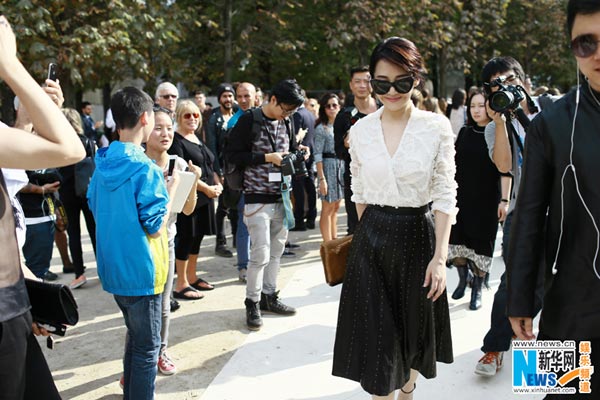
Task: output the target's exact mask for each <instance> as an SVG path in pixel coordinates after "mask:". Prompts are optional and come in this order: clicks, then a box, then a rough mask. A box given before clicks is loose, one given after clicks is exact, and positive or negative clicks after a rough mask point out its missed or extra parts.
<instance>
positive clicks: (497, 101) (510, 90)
mask: <svg viewBox="0 0 600 400" xmlns="http://www.w3.org/2000/svg"><path fill="white" fill-rule="evenodd" d="M505 82H506V76H499V77H497V78H496V79H494V80H493V81H492V82H491V83H490V87H498V88H499V89H498V90H497V91H495V92H494V93H492V94H491V95H490V97H489V103H490V108H491V109H492V110H494V111H496V112H499V113H503V112H506V111H514V110H516V109H517V108H519V104H520V103H521V102H522V101H523V100H525V99H526V97H527V93H526V92H525V88H524V87H523V86H521V85H506V84H505Z"/></svg>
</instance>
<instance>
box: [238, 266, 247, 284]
mask: <svg viewBox="0 0 600 400" xmlns="http://www.w3.org/2000/svg"><path fill="white" fill-rule="evenodd" d="M247 272H248V270H247V269H246V268H242V269H240V272H239V274H238V278H239V280H240V282H244V283H246V274H247Z"/></svg>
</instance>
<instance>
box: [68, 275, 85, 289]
mask: <svg viewBox="0 0 600 400" xmlns="http://www.w3.org/2000/svg"><path fill="white" fill-rule="evenodd" d="M86 283H87V278H86V277H85V275H81V276H80V277H79V278H77V279H73V281H72V282H71V283H69V288H71V290H74V289H78V288H80V287H82V286H83V285H85V284H86Z"/></svg>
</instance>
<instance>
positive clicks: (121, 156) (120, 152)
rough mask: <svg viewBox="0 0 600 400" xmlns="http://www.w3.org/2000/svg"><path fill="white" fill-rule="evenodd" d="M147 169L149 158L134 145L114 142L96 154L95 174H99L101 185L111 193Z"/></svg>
mask: <svg viewBox="0 0 600 400" xmlns="http://www.w3.org/2000/svg"><path fill="white" fill-rule="evenodd" d="M147 167H148V157H147V156H146V154H145V153H144V149H143V148H142V147H141V146H138V145H136V144H133V143H123V142H119V141H114V142H112V143H111V144H110V146H109V147H103V148H101V149H98V151H97V153H96V171H95V172H96V173H97V174H99V177H100V178H101V184H102V185H103V186H104V187H106V188H107V189H108V190H111V191H112V190H115V189H117V188H118V187H120V186H121V185H122V184H123V183H124V182H126V181H127V180H128V179H129V178H130V177H131V176H132V175H134V174H136V173H137V172H138V171H139V170H140V169H144V168H147Z"/></svg>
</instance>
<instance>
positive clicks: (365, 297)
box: [0, 0, 600, 400]
mask: <svg viewBox="0 0 600 400" xmlns="http://www.w3.org/2000/svg"><path fill="white" fill-rule="evenodd" d="M567 18H568V27H567V28H568V34H569V38H570V40H571V49H572V50H573V53H574V56H575V58H576V60H577V62H578V64H577V65H578V71H577V79H578V85H577V87H576V89H574V90H572V91H571V92H569V93H568V94H566V95H565V96H560V94H559V93H557V92H555V91H553V90H551V89H548V88H547V87H538V88H535V89H534V88H533V87H532V84H531V80H530V79H529V78H528V77H527V75H526V74H525V72H524V70H523V68H522V67H521V65H520V64H519V62H518V61H517V60H515V59H514V58H512V57H510V56H502V57H495V58H492V59H491V60H489V61H488V62H487V63H486V64H485V66H484V67H483V70H482V71H481V81H482V82H483V87H481V88H479V87H473V88H470V89H469V90H468V91H465V90H463V89H460V88H459V89H457V90H456V91H455V92H454V94H453V95H452V98H451V100H450V101H446V100H445V99H436V98H435V97H433V96H431V95H430V93H429V91H428V90H426V89H423V87H424V85H423V84H424V82H425V80H426V70H425V67H424V61H423V59H422V57H421V55H420V53H419V50H418V49H417V47H416V46H415V45H414V43H412V42H411V41H410V40H408V39H405V38H399V37H391V38H388V39H386V40H383V41H381V42H380V43H379V44H377V46H376V47H375V48H374V50H373V52H372V54H371V58H370V64H369V65H368V66H361V67H356V68H353V69H352V70H351V71H350V74H349V88H350V91H351V96H348V98H345V96H343V95H341V94H340V93H338V92H333V91H332V92H327V93H325V94H323V95H321V96H320V99H315V98H309V97H308V96H307V95H306V92H305V91H304V90H303V89H302V88H301V87H300V85H299V84H298V82H296V81H295V80H293V79H285V80H282V81H279V82H278V83H276V84H275V85H274V86H273V88H272V89H271V90H270V91H269V93H268V94H266V95H264V97H263V94H262V91H261V90H260V89H259V88H258V87H256V86H255V85H254V84H252V83H250V82H237V83H234V84H230V83H222V84H220V85H219V86H218V88H217V90H216V97H217V100H218V106H215V107H214V108H211V107H210V106H208V105H207V104H206V94H205V93H204V92H202V91H196V92H194V93H193V95H194V97H193V99H180V96H179V90H178V88H177V86H175V85H174V84H172V83H170V82H163V83H161V84H159V85H158V87H157V89H156V92H155V95H154V98H152V97H150V96H149V95H148V94H147V93H145V92H143V91H142V90H140V89H138V88H135V87H125V88H122V89H120V90H118V91H117V92H116V93H114V94H113V96H112V98H111V104H110V110H109V112H108V113H107V115H106V120H105V123H104V124H103V122H94V121H93V119H92V117H91V114H92V106H91V105H90V104H89V103H87V102H84V103H83V104H82V107H81V114H80V113H78V112H77V111H76V110H74V109H71V108H62V110H61V107H62V104H63V102H64V98H63V94H62V90H61V88H60V84H59V82H57V81H53V80H47V81H46V82H45V85H44V86H43V87H42V88H40V86H39V85H37V83H36V82H35V81H34V80H33V79H32V78H31V76H30V75H29V74H28V73H27V71H26V70H25V69H24V68H23V66H22V65H21V63H20V62H19V61H18V59H17V57H16V40H15V37H14V34H13V33H12V30H11V27H10V25H9V23H8V21H6V19H5V18H4V17H0V77H1V78H2V79H3V80H4V81H5V82H6V83H7V84H8V85H9V86H10V88H11V89H12V90H13V91H14V93H15V94H16V95H17V98H18V100H16V101H15V110H16V113H17V119H16V123H15V127H14V128H8V127H2V128H0V130H1V131H2V134H1V135H0V140H3V143H4V146H0V149H1V150H0V151H2V152H3V154H2V156H1V157H0V159H1V160H2V162H1V167H2V172H1V173H0V181H2V185H0V201H1V202H2V205H3V207H1V208H0V210H2V215H0V235H2V238H3V239H2V240H1V241H0V243H2V246H3V250H4V251H3V254H4V255H5V256H4V257H3V258H2V262H0V271H1V273H0V300H1V301H0V310H1V311H0V323H1V325H0V328H1V329H0V361H1V362H2V365H4V366H6V365H11V368H4V369H3V371H2V372H0V387H2V389H3V392H4V393H3V394H0V398H6V399H21V398H34V396H35V397H37V398H44V399H54V398H56V399H59V398H60V394H59V393H58V391H57V390H56V387H55V385H54V383H53V380H52V376H51V373H50V371H49V369H48V366H47V364H46V363H45V360H44V357H43V354H42V353H41V351H40V348H39V345H38V344H37V341H36V340H35V338H34V336H33V335H34V334H35V335H49V334H50V333H51V332H48V331H47V330H46V329H44V328H42V327H41V326H39V325H38V324H37V323H36V322H35V321H32V319H31V315H30V313H29V301H28V298H27V293H26V289H25V283H24V277H27V278H29V279H38V280H45V281H52V280H56V279H57V275H56V274H54V273H53V272H51V271H50V270H49V268H50V261H51V258H52V252H53V247H54V243H56V245H57V247H58V249H59V252H60V254H61V259H62V261H63V272H64V273H74V275H75V276H74V279H73V280H72V281H71V283H70V284H69V286H70V288H71V289H72V290H75V289H79V288H82V287H84V286H85V284H86V282H87V278H86V276H85V270H86V267H85V265H84V263H83V251H82V244H81V235H82V234H81V226H80V218H81V213H83V217H84V220H85V224H86V228H87V230H88V233H89V236H90V239H91V242H92V246H93V250H94V254H95V256H96V264H97V272H98V276H99V278H100V281H101V283H102V287H103V289H104V290H105V291H107V292H109V293H110V294H112V295H113V297H114V300H115V302H116V304H117V306H118V308H119V309H120V310H121V312H122V314H123V318H124V323H125V326H126V327H127V334H126V338H125V343H126V345H125V349H124V355H123V374H122V377H121V385H122V387H123V391H124V395H125V399H136V400H137V399H152V398H154V391H155V378H156V374H157V371H159V372H161V373H162V374H165V375H172V374H174V373H176V372H177V367H176V365H175V363H174V361H173V360H172V359H171V358H170V357H169V355H168V353H167V346H168V336H169V320H170V313H171V312H173V311H175V310H177V308H178V307H179V303H178V301H195V300H199V299H202V298H203V297H204V296H205V293H207V292H208V291H211V290H214V289H215V285H213V284H211V283H210V282H207V281H206V280H204V279H202V278H200V277H199V276H198V272H199V270H198V267H199V266H198V258H199V254H200V249H201V245H202V241H203V239H204V238H205V237H206V236H216V246H215V249H214V254H215V255H216V256H218V257H224V258H231V257H234V252H233V251H232V249H235V255H236V257H237V263H236V265H237V270H238V277H239V280H240V282H243V283H244V284H245V285H246V293H245V298H244V299H241V300H243V303H244V306H245V311H246V315H245V316H246V327H247V328H248V329H249V330H251V331H256V330H259V329H261V328H262V327H263V318H262V313H265V312H270V313H274V314H277V315H281V316H292V315H294V314H295V313H296V310H295V309H294V308H293V307H291V306H289V305H287V304H285V302H283V301H282V299H281V298H280V297H279V291H278V290H277V278H278V273H279V267H280V260H281V257H283V256H293V253H292V252H291V251H290V249H293V248H294V247H295V246H296V245H294V244H292V243H290V242H289V241H288V232H289V231H306V230H309V229H316V221H317V219H318V221H319V225H318V226H319V229H320V232H321V236H322V239H323V241H329V240H333V239H337V238H338V237H339V236H340V234H339V232H338V226H337V225H338V213H339V209H340V205H341V203H342V200H344V206H345V210H346V213H347V226H348V230H347V232H346V234H348V235H353V237H352V245H351V248H350V252H349V255H348V260H347V270H346V275H345V279H344V284H343V288H342V293H341V298H340V307H339V316H338V325H337V333H336V339H335V346H334V353H333V374H334V375H336V376H340V377H345V378H348V379H351V380H355V381H358V382H360V384H361V386H362V387H363V389H364V390H365V391H366V392H368V393H370V394H371V395H372V396H373V398H385V399H395V398H398V399H412V396H413V394H414V392H415V390H416V387H417V385H416V380H417V377H418V375H419V374H420V375H422V376H424V377H425V378H428V379H429V378H434V377H435V376H436V362H444V363H451V362H453V351H452V336H451V323H450V313H449V306H448V296H447V293H446V270H447V268H455V269H456V271H457V273H458V277H459V282H458V285H457V287H456V288H455V289H454V291H453V293H452V295H451V297H452V298H453V299H461V298H462V297H464V295H465V292H466V290H467V287H470V288H471V296H470V301H469V309H470V310H474V311H475V310H478V309H480V308H481V306H482V295H481V294H482V288H484V287H486V286H488V278H489V274H490V271H491V268H492V260H493V251H494V247H495V241H496V235H497V233H498V228H499V225H498V224H499V223H500V224H501V227H502V231H503V236H502V257H503V259H504V261H505V264H506V267H507V269H506V272H505V273H503V274H502V276H501V280H500V285H499V287H498V289H497V291H496V293H495V296H494V303H493V306H492V314H491V324H490V329H489V331H488V333H487V334H486V336H485V337H484V338H483V345H482V348H481V350H482V351H483V353H484V354H483V356H482V357H481V359H480V360H479V361H478V362H477V364H476V366H475V373H477V374H479V375H484V376H493V375H495V374H496V372H497V371H498V369H500V368H501V367H502V365H503V354H504V352H506V351H507V350H508V349H509V347H510V344H511V341H512V340H513V338H514V337H515V336H516V337H518V338H520V339H527V340H531V339H533V338H535V336H534V335H533V327H532V318H533V317H535V315H537V313H538V312H540V310H542V319H541V322H540V334H539V336H538V338H542V339H548V340H550V339H552V340H589V341H591V343H592V345H593V346H595V345H596V344H597V343H600V341H599V340H598V338H597V333H596V332H597V328H598V327H599V325H598V324H599V323H600V322H598V319H599V318H600V317H598V312H597V307H595V305H596V304H597V303H598V302H599V301H600V300H597V299H596V297H597V296H596V293H597V292H598V285H600V283H599V281H600V274H599V273H598V270H597V268H596V262H597V253H598V251H599V249H600V231H599V230H598V228H597V224H598V223H600V221H598V220H597V218H596V216H597V215H599V214H598V213H599V212H600V210H599V208H600V199H599V195H598V191H597V190H596V189H595V188H596V187H597V185H595V184H594V183H595V181H594V174H593V171H595V170H597V167H598V165H597V164H598V163H599V162H600V158H599V157H597V155H596V154H595V148H597V146H595V144H597V138H596V137H595V136H594V129H595V127H597V126H598V123H599V122H600V119H599V115H600V100H599V99H600V75H599V73H600V72H599V71H600V68H599V65H600V64H599V63H600V50H598V43H599V40H598V38H599V37H600V31H599V28H598V27H600V4H599V3H598V2H597V1H592V0H570V1H569V5H568V9H567ZM579 78H582V80H584V82H582V83H581V84H579ZM506 85H512V86H513V87H514V88H516V89H515V90H516V92H515V91H513V92H511V96H512V97H506V98H504V97H502V98H501V96H506V93H507V91H506V89H505V87H506ZM517 92H518V93H519V96H520V97H519V98H518V99H516V100H514V98H515V96H514V95H515V93H517ZM499 99H500V100H499ZM501 100H502V101H501ZM504 100H507V101H504ZM547 110H551V111H547ZM103 125H104V133H105V134H104V135H103V134H101V130H100V128H102V126H103ZM567 133H568V135H567ZM575 165H577V166H578V167H579V169H576V168H575ZM186 174H188V175H186ZM185 176H190V177H191V178H190V179H192V185H191V188H187V189H185V191H183V190H184V189H183V187H184V184H183V178H184V177H185ZM178 198H180V200H181V201H182V202H183V204H184V205H183V206H182V208H181V209H180V210H174V209H173V204H174V203H175V202H176V200H177V199H178ZM317 198H319V199H320V200H321V202H322V204H321V207H320V209H321V214H320V216H318V211H317V210H318V207H317ZM226 219H229V221H230V222H231V224H230V225H231V238H232V241H231V246H228V242H227V232H226V224H225V220H226ZM116 237H118V238H120V239H119V240H114V238H116ZM594 249H596V252H595V253H594V251H593V250H594ZM20 254H22V257H23V263H21V261H20ZM21 265H23V267H22V269H21ZM217 290H218V289H217ZM542 305H543V307H542ZM565 320H568V321H569V323H565ZM582 321H586V322H585V323H583V322H582ZM598 345H599V346H600V344H598ZM594 354H595V353H594ZM597 357H598V356H592V361H595V360H596V359H597ZM33 381H35V382H36V384H35V385H32V384H31V382H33ZM592 381H595V380H594V379H593V377H592ZM396 391H398V392H396ZM40 393H43V396H41V397H40Z"/></svg>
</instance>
